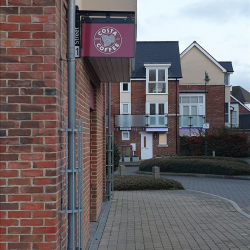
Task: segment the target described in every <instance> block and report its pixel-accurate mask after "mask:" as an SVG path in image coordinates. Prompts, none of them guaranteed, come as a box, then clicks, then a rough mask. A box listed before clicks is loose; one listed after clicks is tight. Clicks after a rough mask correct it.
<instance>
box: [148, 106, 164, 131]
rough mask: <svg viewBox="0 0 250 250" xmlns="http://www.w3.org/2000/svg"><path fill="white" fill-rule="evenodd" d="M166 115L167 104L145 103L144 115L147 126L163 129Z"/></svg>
mask: <svg viewBox="0 0 250 250" xmlns="http://www.w3.org/2000/svg"><path fill="white" fill-rule="evenodd" d="M167 113H168V103H167V102H164V103H150V102H146V114H148V115H149V117H148V125H149V126H156V127H165V126H166V124H167V117H166V114H167Z"/></svg>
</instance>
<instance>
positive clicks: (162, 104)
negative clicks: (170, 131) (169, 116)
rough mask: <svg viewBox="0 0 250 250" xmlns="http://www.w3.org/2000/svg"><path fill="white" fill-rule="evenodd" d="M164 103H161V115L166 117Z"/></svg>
mask: <svg viewBox="0 0 250 250" xmlns="http://www.w3.org/2000/svg"><path fill="white" fill-rule="evenodd" d="M164 114H165V113H164V103H159V115H164Z"/></svg>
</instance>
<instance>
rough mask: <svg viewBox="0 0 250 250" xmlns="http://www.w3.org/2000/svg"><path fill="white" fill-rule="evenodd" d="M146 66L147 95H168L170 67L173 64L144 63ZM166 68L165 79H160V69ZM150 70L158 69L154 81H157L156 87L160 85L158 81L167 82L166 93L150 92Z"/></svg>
mask: <svg viewBox="0 0 250 250" xmlns="http://www.w3.org/2000/svg"><path fill="white" fill-rule="evenodd" d="M144 66H145V68H146V94H147V95H152V94H153V95H166V94H168V68H169V67H170V66H171V64H144ZM159 69H164V70H165V81H158V70H159ZM149 70H156V81H153V83H154V82H155V83H156V89H158V88H157V86H158V83H165V93H149V92H148V86H149V83H151V81H149Z"/></svg>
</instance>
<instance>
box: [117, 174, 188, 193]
mask: <svg viewBox="0 0 250 250" xmlns="http://www.w3.org/2000/svg"><path fill="white" fill-rule="evenodd" d="M183 189H184V188H183V186H182V185H181V183H179V182H178V181H174V180H169V179H165V178H157V179H154V178H153V177H149V176H140V175H123V176H119V175H116V176H115V177H114V190H116V191H125V190H183Z"/></svg>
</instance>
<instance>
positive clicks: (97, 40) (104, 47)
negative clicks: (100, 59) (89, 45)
mask: <svg viewBox="0 0 250 250" xmlns="http://www.w3.org/2000/svg"><path fill="white" fill-rule="evenodd" d="M94 44H95V47H96V49H97V50H98V51H100V52H101V53H104V54H112V53H114V52H116V51H117V50H118V49H119V48H120V47H121V45H122V36H121V34H120V32H119V31H118V30H117V29H115V28H113V27H103V28H100V29H99V30H98V31H97V32H96V33H95V36H94Z"/></svg>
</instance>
